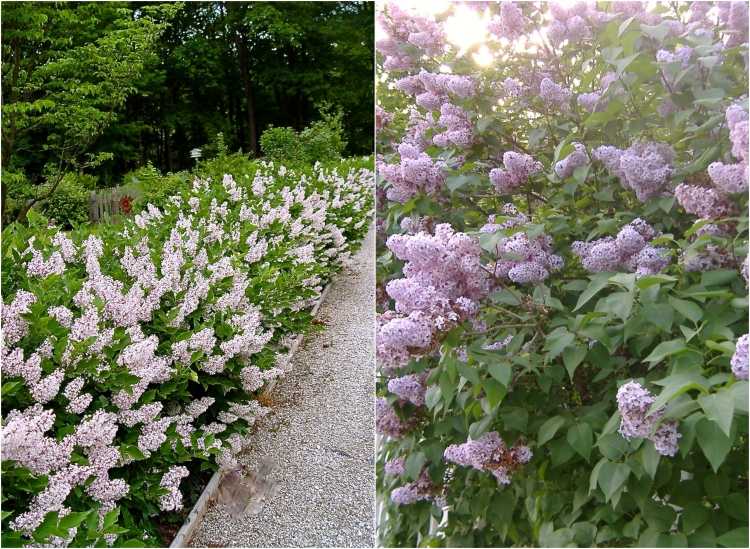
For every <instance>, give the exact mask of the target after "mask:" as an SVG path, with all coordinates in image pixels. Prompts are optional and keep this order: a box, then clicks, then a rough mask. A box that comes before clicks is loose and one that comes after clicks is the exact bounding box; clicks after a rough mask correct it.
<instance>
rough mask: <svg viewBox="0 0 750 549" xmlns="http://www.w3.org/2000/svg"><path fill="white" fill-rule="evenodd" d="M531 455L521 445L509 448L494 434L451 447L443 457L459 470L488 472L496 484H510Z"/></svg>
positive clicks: (527, 448)
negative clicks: (461, 468) (457, 466)
mask: <svg viewBox="0 0 750 549" xmlns="http://www.w3.org/2000/svg"><path fill="white" fill-rule="evenodd" d="M532 456H533V454H532V452H531V449H530V448H529V447H528V446H525V445H523V444H517V445H515V446H512V447H508V446H507V445H506V444H505V442H504V441H503V439H502V438H500V435H499V434H498V433H497V432H496V431H492V432H490V433H486V434H485V435H483V436H482V437H481V438H479V439H477V440H469V441H467V442H464V443H463V444H451V445H450V446H448V447H447V448H446V449H445V452H444V454H443V457H444V458H445V460H446V461H449V462H452V463H456V464H458V465H461V466H462V467H473V468H474V469H477V470H478V471H489V472H490V473H491V474H492V475H493V476H494V477H495V478H496V479H497V482H498V484H510V481H511V476H512V474H513V473H514V472H515V471H516V470H517V469H518V468H519V467H520V466H521V465H523V464H525V463H528V462H529V461H531V458H532Z"/></svg>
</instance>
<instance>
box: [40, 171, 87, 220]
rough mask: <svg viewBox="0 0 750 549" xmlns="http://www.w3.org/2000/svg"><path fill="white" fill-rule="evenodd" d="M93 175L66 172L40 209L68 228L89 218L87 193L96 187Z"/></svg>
mask: <svg viewBox="0 0 750 549" xmlns="http://www.w3.org/2000/svg"><path fill="white" fill-rule="evenodd" d="M96 183H97V180H96V177H94V176H93V175H85V174H76V173H67V174H65V175H64V176H63V179H62V181H61V182H60V184H59V185H58V187H57V189H56V191H55V193H54V194H52V196H50V197H49V198H48V199H47V200H46V201H45V202H44V204H43V206H42V211H43V212H44V215H46V216H47V217H48V218H50V219H51V220H55V223H56V224H57V225H58V226H60V227H62V228H64V229H70V228H72V227H74V226H76V225H80V224H82V223H86V222H87V221H88V220H89V194H90V191H91V190H93V189H94V188H96Z"/></svg>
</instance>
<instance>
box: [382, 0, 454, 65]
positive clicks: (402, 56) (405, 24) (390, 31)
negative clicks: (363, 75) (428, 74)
mask: <svg viewBox="0 0 750 549" xmlns="http://www.w3.org/2000/svg"><path fill="white" fill-rule="evenodd" d="M378 22H379V23H380V25H381V27H382V28H383V30H384V31H385V33H386V37H384V38H381V39H379V40H377V41H376V43H375V45H376V47H377V49H378V51H379V52H381V53H382V54H383V55H385V62H384V64H383V66H384V68H385V69H386V70H388V71H399V70H406V69H410V68H412V67H413V65H414V63H415V62H416V59H414V58H413V57H412V54H411V53H410V48H413V47H417V48H419V49H420V50H422V53H424V54H425V55H438V54H440V52H441V51H442V50H443V47H444V44H445V36H444V33H443V30H442V28H441V27H440V25H439V24H438V23H436V22H435V21H434V20H433V19H430V18H427V17H422V16H419V15H417V14H415V13H412V12H409V11H407V10H404V9H402V8H401V7H399V6H398V4H396V3H395V2H392V3H389V4H387V5H386V7H385V9H384V10H383V11H382V12H381V13H379V14H378Z"/></svg>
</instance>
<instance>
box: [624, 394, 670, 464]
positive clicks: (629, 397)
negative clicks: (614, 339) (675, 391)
mask: <svg viewBox="0 0 750 549" xmlns="http://www.w3.org/2000/svg"><path fill="white" fill-rule="evenodd" d="M653 403H654V397H653V396H652V395H651V393H650V392H649V390H648V389H646V388H644V387H643V386H642V385H641V384H640V383H637V382H635V381H630V382H628V383H626V384H624V385H622V386H621V387H620V388H619V389H618V390H617V407H618V409H619V411H620V429H619V431H620V434H621V435H622V436H623V437H625V438H627V439H630V438H648V439H649V440H651V441H652V442H653V443H654V447H655V448H656V451H657V452H659V453H660V454H661V455H663V456H669V457H673V456H674V455H675V454H676V453H677V444H678V441H679V439H680V438H681V437H682V435H681V434H680V433H678V432H677V422H676V421H664V422H662V423H661V424H660V425H659V426H658V428H657V424H658V423H659V421H660V420H661V419H662V417H664V412H665V408H660V409H658V410H654V411H653V412H651V413H650V410H651V405H652V404H653Z"/></svg>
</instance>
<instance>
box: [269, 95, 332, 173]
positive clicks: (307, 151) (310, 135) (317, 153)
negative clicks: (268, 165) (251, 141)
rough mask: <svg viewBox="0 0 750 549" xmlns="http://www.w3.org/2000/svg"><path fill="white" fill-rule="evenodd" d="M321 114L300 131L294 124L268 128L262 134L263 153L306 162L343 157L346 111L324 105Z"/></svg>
mask: <svg viewBox="0 0 750 549" xmlns="http://www.w3.org/2000/svg"><path fill="white" fill-rule="evenodd" d="M320 117H321V118H320V120H316V121H315V122H313V123H311V124H310V125H309V126H308V127H307V128H305V129H304V130H302V131H301V132H299V133H297V132H296V131H295V130H294V129H293V128H274V127H270V128H268V129H267V130H265V131H264V132H263V135H261V136H260V147H261V150H262V151H263V154H264V155H265V156H266V157H268V158H269V159H271V160H273V161H275V162H279V161H281V160H283V161H285V162H287V163H302V164H312V163H314V162H317V161H330V160H335V159H337V158H339V157H340V156H341V153H342V152H343V150H344V148H345V147H346V141H345V140H344V127H343V124H342V118H343V113H342V112H341V111H340V110H339V111H333V110H331V109H330V108H321V109H320Z"/></svg>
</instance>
